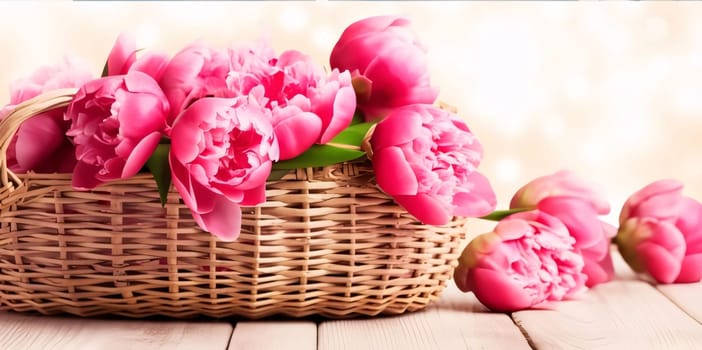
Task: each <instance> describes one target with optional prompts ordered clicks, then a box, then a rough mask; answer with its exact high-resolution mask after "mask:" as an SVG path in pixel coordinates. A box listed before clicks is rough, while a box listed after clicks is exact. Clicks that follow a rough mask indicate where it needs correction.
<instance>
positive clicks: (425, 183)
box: [370, 105, 497, 225]
mask: <svg viewBox="0 0 702 350" xmlns="http://www.w3.org/2000/svg"><path fill="white" fill-rule="evenodd" d="M370 143H371V149H372V157H373V169H374V171H375V175H376V181H377V183H378V186H380V188H381V189H382V190H383V191H384V192H385V193H387V194H389V195H391V196H392V197H393V199H395V201H396V202H397V203H398V204H400V205H401V206H402V207H404V208H405V209H406V210H407V211H408V212H409V213H410V214H412V215H413V216H414V217H415V218H417V219H418V220H419V221H421V222H423V223H425V224H429V225H443V224H446V223H447V222H448V221H449V220H450V219H451V218H452V217H453V216H454V215H460V216H469V217H477V216H482V215H485V214H488V213H490V212H491V211H492V210H494V209H495V205H496V202H497V200H496V197H495V193H494V192H493V190H492V187H491V186H490V183H489V181H488V180H487V178H485V176H483V175H482V174H480V173H479V172H477V167H478V164H479V163H480V161H481V159H482V155H483V149H482V146H481V145H480V143H479V142H478V140H477V139H476V137H475V136H474V135H473V133H472V132H471V131H470V129H469V128H468V126H467V125H466V124H465V122H464V121H463V120H461V119H460V118H459V117H458V116H456V115H455V114H453V113H451V112H449V111H446V110H443V109H439V108H437V107H434V106H431V105H410V106H405V107H400V108H397V109H395V110H393V111H392V112H391V113H390V114H389V115H388V116H387V117H386V118H385V119H384V120H382V121H381V122H379V123H378V124H377V125H376V127H375V131H374V133H373V136H372V138H371V141H370Z"/></svg>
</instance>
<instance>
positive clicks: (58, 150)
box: [0, 58, 94, 173]
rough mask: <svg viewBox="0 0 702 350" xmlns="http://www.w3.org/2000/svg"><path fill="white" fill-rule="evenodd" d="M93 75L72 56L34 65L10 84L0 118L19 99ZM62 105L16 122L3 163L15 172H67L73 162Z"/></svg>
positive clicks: (78, 82) (78, 83) (71, 85)
mask: <svg viewBox="0 0 702 350" xmlns="http://www.w3.org/2000/svg"><path fill="white" fill-rule="evenodd" d="M93 78H94V77H93V75H92V73H90V71H88V70H87V69H85V68H84V65H83V64H82V62H80V61H78V60H76V59H74V58H64V59H63V60H61V61H60V62H59V63H58V64H56V65H54V66H45V67H42V68H40V69H38V70H37V71H36V72H34V73H33V74H32V75H31V76H29V77H27V78H24V79H20V80H18V81H16V82H14V83H13V84H12V85H11V86H10V96H11V97H10V104H9V105H7V106H5V107H4V108H3V109H2V110H0V118H5V116H6V115H7V114H8V113H9V112H10V110H12V109H14V107H15V106H16V105H18V104H20V103H21V102H24V101H26V100H29V99H30V98H33V97H36V96H37V95H39V94H41V93H44V92H48V91H52V90H56V89H61V88H77V87H79V86H81V85H83V84H84V83H86V82H88V81H90V80H92V79H93ZM65 112H66V108H65V107H64V108H58V109H53V110H50V111H47V112H44V113H41V114H39V115H37V116H35V117H33V118H31V119H29V120H27V121H25V122H24V123H22V125H20V127H19V129H18V131H17V133H16V134H15V135H14V136H13V138H12V141H11V142H10V145H9V147H8V149H7V165H8V167H9V169H10V170H12V171H14V172H16V173H26V172H28V171H34V172H38V173H53V172H71V171H72V170H73V167H74V166H75V164H76V160H75V156H74V152H75V149H74V146H73V144H72V143H71V141H70V140H69V138H68V137H66V135H65V134H66V130H68V127H69V125H70V124H69V123H68V122H66V121H64V118H63V116H64V113H65Z"/></svg>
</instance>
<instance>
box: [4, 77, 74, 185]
mask: <svg viewBox="0 0 702 350" xmlns="http://www.w3.org/2000/svg"><path fill="white" fill-rule="evenodd" d="M76 91H78V89H74V88H72V89H57V90H52V91H49V92H45V93H43V94H41V95H38V96H36V97H34V98H31V99H29V100H27V101H24V102H22V103H20V104H18V105H17V106H16V107H15V108H14V109H13V110H12V111H11V112H10V114H8V115H7V116H5V118H3V119H2V121H0V183H1V184H2V187H8V186H12V187H14V188H17V187H20V186H22V180H20V179H19V178H18V177H17V175H15V174H14V173H13V172H12V171H11V170H10V169H8V168H7V148H8V147H10V143H11V141H12V137H13V136H14V135H15V133H16V132H17V129H19V127H20V125H22V123H24V122H25V121H27V120H28V119H29V118H31V117H33V116H35V115H38V114H40V113H43V112H46V111H50V110H52V109H56V108H61V107H65V106H67V105H68V104H69V103H71V100H72V99H73V95H75V93H76ZM13 185H14V186H13Z"/></svg>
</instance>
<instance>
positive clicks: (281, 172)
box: [268, 169, 290, 181]
mask: <svg viewBox="0 0 702 350" xmlns="http://www.w3.org/2000/svg"><path fill="white" fill-rule="evenodd" d="M289 172H290V169H273V170H271V174H270V175H268V181H278V180H280V179H282V178H283V176H285V175H287V174H288V173H289Z"/></svg>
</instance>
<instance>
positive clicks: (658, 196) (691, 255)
mask: <svg viewBox="0 0 702 350" xmlns="http://www.w3.org/2000/svg"><path fill="white" fill-rule="evenodd" d="M682 190H683V184H682V183H680V182H679V181H677V180H672V179H670V180H659V181H656V182H653V183H651V184H649V185H647V186H645V187H644V188H642V189H640V190H638V191H636V192H635V193H634V194H632V195H631V196H630V197H629V198H628V199H627V200H626V202H625V203H624V206H623V207H622V211H621V213H620V216H619V224H620V226H619V231H618V233H617V237H616V239H615V242H616V243H617V245H618V246H619V251H620V252H621V254H622V257H623V258H624V260H625V261H626V262H627V263H628V264H629V266H631V268H632V269H633V270H634V271H636V272H640V273H648V274H649V275H650V276H651V277H653V279H655V280H656V281H658V282H660V283H688V282H698V281H700V279H702V204H700V202H698V201H697V200H694V199H692V198H690V197H686V196H684V195H683V194H682Z"/></svg>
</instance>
